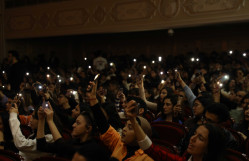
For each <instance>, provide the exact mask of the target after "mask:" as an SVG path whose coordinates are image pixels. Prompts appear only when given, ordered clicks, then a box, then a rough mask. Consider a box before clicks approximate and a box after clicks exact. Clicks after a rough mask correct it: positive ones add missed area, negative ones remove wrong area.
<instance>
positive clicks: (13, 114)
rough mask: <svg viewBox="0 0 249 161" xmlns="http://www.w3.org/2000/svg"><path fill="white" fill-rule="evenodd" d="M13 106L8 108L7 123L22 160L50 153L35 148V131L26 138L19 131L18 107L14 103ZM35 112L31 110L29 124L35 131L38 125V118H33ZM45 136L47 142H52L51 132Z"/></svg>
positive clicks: (28, 160) (30, 159) (27, 160)
mask: <svg viewBox="0 0 249 161" xmlns="http://www.w3.org/2000/svg"><path fill="white" fill-rule="evenodd" d="M14 106H15V107H11V108H10V110H9V113H10V117H9V125H10V129H11V133H12V136H13V141H14V144H15V146H16V148H17V149H18V150H19V154H20V155H21V156H22V157H23V159H24V161H32V160H34V159H35V158H39V157H41V156H48V155H51V153H44V152H40V151H38V150H37V147H36V138H35V135H36V132H34V133H33V134H31V135H30V136H29V137H28V138H25V136H24V135H23V134H22V132H21V128H20V121H19V120H18V107H17V105H16V104H14ZM35 112H37V111H34V112H33V115H32V119H31V121H30V126H31V128H32V130H33V131H36V129H37V126H38V119H37V118H35ZM45 137H46V141H47V142H53V136H52V135H51V134H47V135H45Z"/></svg>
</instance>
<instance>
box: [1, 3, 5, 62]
mask: <svg viewBox="0 0 249 161" xmlns="http://www.w3.org/2000/svg"><path fill="white" fill-rule="evenodd" d="M4 8H5V7H4V0H0V61H2V60H3V59H4V58H5V57H6V53H5V38H4Z"/></svg>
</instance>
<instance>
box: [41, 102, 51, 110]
mask: <svg viewBox="0 0 249 161" xmlns="http://www.w3.org/2000/svg"><path fill="white" fill-rule="evenodd" d="M48 107H49V105H48V101H44V102H43V103H42V108H43V109H46V108H48Z"/></svg>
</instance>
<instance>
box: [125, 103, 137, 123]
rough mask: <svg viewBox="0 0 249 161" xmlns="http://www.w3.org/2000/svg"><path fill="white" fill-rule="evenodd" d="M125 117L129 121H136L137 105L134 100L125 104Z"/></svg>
mask: <svg viewBox="0 0 249 161" xmlns="http://www.w3.org/2000/svg"><path fill="white" fill-rule="evenodd" d="M124 110H125V115H126V117H127V118H129V119H130V120H131V119H136V117H137V115H138V103H137V102H136V101H134V100H131V101H130V102H128V103H127V104H126V107H125V109H124Z"/></svg>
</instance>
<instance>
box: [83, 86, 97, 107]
mask: <svg viewBox="0 0 249 161" xmlns="http://www.w3.org/2000/svg"><path fill="white" fill-rule="evenodd" d="M87 91H88V92H87V93H86V97H87V99H88V100H89V103H90V106H94V105H95V104H97V103H98V99H97V97H96V93H97V83H96V84H95V82H91V81H90V82H89V85H88V87H87Z"/></svg>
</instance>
